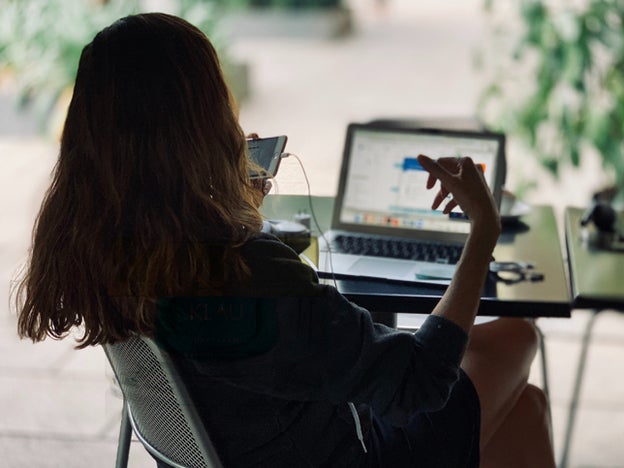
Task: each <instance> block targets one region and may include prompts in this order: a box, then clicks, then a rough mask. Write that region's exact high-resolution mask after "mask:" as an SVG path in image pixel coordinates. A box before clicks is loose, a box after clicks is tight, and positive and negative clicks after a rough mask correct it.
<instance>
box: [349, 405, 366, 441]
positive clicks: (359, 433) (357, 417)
mask: <svg viewBox="0 0 624 468" xmlns="http://www.w3.org/2000/svg"><path fill="white" fill-rule="evenodd" d="M347 404H348V405H349V409H350V410H351V415H352V416H353V422H354V423H355V433H356V434H357V438H358V440H359V441H360V444H362V449H363V450H364V453H368V450H366V444H365V443H364V436H363V435H362V425H361V424H360V415H359V414H358V412H357V410H356V409H355V405H354V404H353V403H351V402H350V401H348V402H347Z"/></svg>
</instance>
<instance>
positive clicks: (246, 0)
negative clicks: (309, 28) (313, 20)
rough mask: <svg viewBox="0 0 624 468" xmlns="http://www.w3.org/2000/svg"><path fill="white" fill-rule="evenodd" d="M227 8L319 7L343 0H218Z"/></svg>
mask: <svg viewBox="0 0 624 468" xmlns="http://www.w3.org/2000/svg"><path fill="white" fill-rule="evenodd" d="M218 3H219V4H221V5H222V6H223V7H227V8H249V7H255V8H289V9H318V8H332V7H339V6H342V0H218Z"/></svg>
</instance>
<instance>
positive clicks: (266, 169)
mask: <svg viewBox="0 0 624 468" xmlns="http://www.w3.org/2000/svg"><path fill="white" fill-rule="evenodd" d="M287 140H288V138H287V137H286V135H280V136H275V137H268V138H256V139H248V140H247V148H248V149H249V157H250V158H251V159H252V161H254V162H255V163H256V164H257V165H258V166H260V167H261V168H262V169H263V170H262V171H260V172H256V171H253V172H251V173H250V174H249V176H250V177H251V178H252V179H266V178H270V177H275V175H276V174H277V170H278V169H279V164H280V161H281V160H282V158H281V156H282V153H283V152H284V148H285V147H286V141H287Z"/></svg>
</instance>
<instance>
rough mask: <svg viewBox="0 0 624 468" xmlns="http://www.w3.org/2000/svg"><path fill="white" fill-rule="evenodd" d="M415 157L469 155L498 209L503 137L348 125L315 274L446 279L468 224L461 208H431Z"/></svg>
mask: <svg viewBox="0 0 624 468" xmlns="http://www.w3.org/2000/svg"><path fill="white" fill-rule="evenodd" d="M419 154H425V155H427V156H429V157H432V158H439V157H443V156H470V157H472V158H473V160H474V161H475V163H477V164H480V165H481V167H482V169H483V170H484V175H485V179H486V181H487V184H488V186H489V187H490V190H491V191H492V193H493V195H494V199H495V200H496V203H498V204H500V198H501V191H502V185H503V182H504V177H505V170H506V161H505V136H504V135H503V134H500V133H493V132H485V131H457V130H445V129H424V128H418V129H415V128H389V127H387V126H377V125H374V124H357V123H353V124H350V125H349V126H348V128H347V135H346V141H345V146H344V154H343V159H342V168H341V171H340V179H339V184H338V190H337V195H336V200H335V206H334V213H333V219H332V224H331V228H330V230H329V231H327V232H325V233H324V236H322V238H321V239H319V262H318V274H319V276H320V277H323V278H337V279H352V278H376V279H385V280H390V281H399V282H410V283H411V282H417V283H418V282H425V283H437V284H448V283H449V282H450V279H451V278H452V277H453V274H454V273H455V268H456V263H457V260H458V259H459V256H460V254H461V250H462V248H463V245H464V243H465V241H466V239H467V237H468V234H469V232H470V223H469V221H468V220H467V219H466V217H465V216H464V214H463V213H462V212H461V210H460V209H458V208H456V209H454V210H453V211H452V212H451V213H450V214H448V215H444V214H442V212H441V209H440V210H431V204H432V202H433V198H434V196H435V193H436V191H437V188H434V189H431V190H427V188H426V186H425V184H426V181H427V177H428V173H427V172H426V171H425V170H424V169H423V168H422V167H421V166H420V164H419V163H418V160H417V156H418V155H419ZM436 187H437V186H436ZM443 205H444V203H443ZM443 205H442V206H443ZM328 245H329V247H328Z"/></svg>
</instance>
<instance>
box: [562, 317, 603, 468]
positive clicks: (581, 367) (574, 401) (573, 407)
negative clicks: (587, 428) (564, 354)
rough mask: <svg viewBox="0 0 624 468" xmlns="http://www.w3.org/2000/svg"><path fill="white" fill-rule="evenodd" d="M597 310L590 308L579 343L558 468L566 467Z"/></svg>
mask: <svg viewBox="0 0 624 468" xmlns="http://www.w3.org/2000/svg"><path fill="white" fill-rule="evenodd" d="M598 312H599V311H598V310H592V314H591V316H590V317H589V321H588V322H587V325H586V326H585V332H584V333H583V341H582V343H581V355H580V357H579V363H578V368H577V370H576V379H575V381H574V389H573V391H572V398H571V400H570V407H569V410H568V424H567V427H566V433H565V439H564V442H563V450H562V452H561V462H560V464H559V467H560V468H567V466H568V455H569V451H570V442H571V441H572V432H573V429H574V422H575V419H576V411H577V408H578V400H579V396H580V393H581V385H582V383H583V377H584V374H585V364H586V361H587V351H588V349H589V340H590V338H591V333H592V329H593V326H594V322H595V321H596V317H597V316H598Z"/></svg>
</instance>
